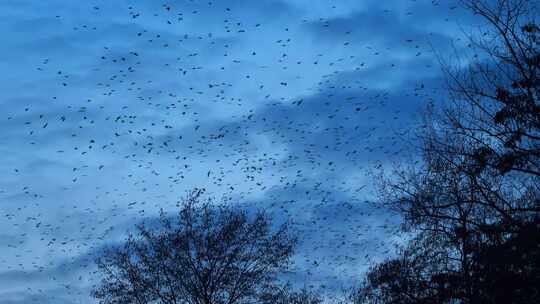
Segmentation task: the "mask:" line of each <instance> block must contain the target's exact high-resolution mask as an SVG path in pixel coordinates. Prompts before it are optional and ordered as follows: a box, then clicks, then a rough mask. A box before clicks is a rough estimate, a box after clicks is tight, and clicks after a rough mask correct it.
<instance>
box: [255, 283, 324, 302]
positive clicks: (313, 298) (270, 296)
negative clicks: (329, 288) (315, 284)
mask: <svg viewBox="0 0 540 304" xmlns="http://www.w3.org/2000/svg"><path fill="white" fill-rule="evenodd" d="M260 302H261V303H262V304H322V303H323V298H322V296H321V295H320V294H318V293H317V292H315V291H313V290H311V289H308V288H307V287H304V288H302V289H300V290H299V291H296V290H294V289H292V287H291V286H290V284H287V285H284V286H275V287H274V288H271V289H269V290H268V291H267V292H266V293H265V294H264V295H263V297H261V301H260Z"/></svg>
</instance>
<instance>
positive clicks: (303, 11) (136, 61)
mask: <svg viewBox="0 0 540 304" xmlns="http://www.w3.org/2000/svg"><path fill="white" fill-rule="evenodd" d="M0 17H1V18H0V33H1V34H2V46H1V47H0V56H2V60H0V70H1V71H2V73H1V76H0V77H1V80H2V81H0V90H1V92H2V94H1V95H0V96H1V98H0V106H1V111H0V130H1V131H0V153H1V156H2V157H1V158H0V170H2V172H3V175H2V178H1V179H0V215H1V216H2V221H0V246H1V248H2V254H1V255H0V302H2V303H33V302H36V303H93V302H92V299H91V298H90V297H89V294H88V291H89V289H90V288H91V286H92V284H95V283H96V281H95V276H94V275H93V271H94V270H95V268H94V265H93V259H94V256H95V253H96V252H99V250H100V249H101V248H103V246H107V245H108V244H112V243H114V242H118V241H120V240H122V239H123V238H124V237H125V235H126V233H127V231H128V230H129V229H131V228H132V227H133V225H134V224H136V223H138V222H139V221H141V220H142V219H144V218H148V217H150V218H151V217H153V216H155V215H156V214H157V213H158V212H159V209H160V208H163V209H165V210H169V211H170V212H174V210H175V209H174V208H175V205H176V203H177V201H178V200H181V199H182V197H183V196H184V195H185V193H186V191H187V190H189V189H192V188H194V187H199V188H206V189H207V194H208V195H209V196H215V197H216V198H217V200H220V199H222V198H223V199H224V200H226V201H228V202H229V203H231V204H247V205H248V206H249V208H262V209H265V210H267V211H269V212H271V213H273V214H275V217H276V220H277V221H278V222H279V221H283V220H286V219H292V220H293V221H294V222H295V223H296V227H297V229H298V230H299V231H301V232H302V243H301V245H300V248H299V250H298V253H297V256H296V258H295V260H296V267H295V272H296V273H295V274H294V275H292V276H291V279H292V280H294V281H296V282H301V284H306V285H310V284H311V285H314V286H315V288H319V289H321V290H326V289H333V290H337V289H339V288H341V287H345V286H348V284H351V282H354V281H355V280H359V279H360V278H361V275H362V272H363V271H364V270H365V269H366V267H367V266H368V265H369V263H370V262H372V261H377V260H380V259H382V258H384V257H385V256H388V254H390V252H391V250H392V244H393V243H395V242H397V241H399V239H400V238H399V236H398V235H397V234H396V233H395V227H396V222H397V220H396V218H395V217H393V216H392V215H391V214H389V213H388V212H386V211H384V210H380V209H377V208H374V207H373V205H372V204H370V203H368V202H369V201H371V200H373V198H374V193H373V181H372V179H373V178H372V177H371V176H370V172H371V171H372V170H373V168H374V166H377V165H378V164H381V165H383V166H386V165H387V164H389V163H390V161H391V160H395V159H399V158H400V157H401V156H402V155H404V153H405V152H404V151H408V150H410V149H409V148H410V147H409V146H408V145H407V144H406V142H405V141H404V140H403V138H407V137H408V135H407V134H410V133H411V131H414V130H415V128H417V127H418V118H417V111H418V110H419V109H420V108H421V107H422V106H424V105H426V104H427V103H428V102H440V101H442V100H444V99H445V98H446V95H445V91H444V88H443V82H442V81H441V72H440V68H439V64H438V60H437V56H436V54H438V55H439V56H441V57H446V56H450V52H448V50H450V49H451V46H452V45H454V46H455V47H457V48H458V49H459V48H460V47H461V41H462V40H460V39H459V37H461V36H462V32H463V31H467V30H468V29H469V28H470V26H471V24H472V22H473V20H472V18H471V16H469V15H468V14H466V13H465V12H463V11H462V10H461V9H459V8H456V7H455V3H454V1H431V0H429V1H428V0H425V1H424V0H417V1H414V0H394V1H371V0H366V1H353V0H350V1H345V0H343V1H330V0H325V1H323V0H309V1H308V0H288V1H285V0H281V1H278V0H259V1H239V0H238V1H208V0H207V1H195V0H190V1H188V0H185V1H168V2H162V1H151V0H144V1H142V0H140V1H134V0H133V1H126V0H123V1H119V0H118V1H116V0H114V1H110V0H108V1H104V0H103V1H94V0H92V1H66V0H64V1H60V0H47V1H28V0H4V1H1V2H0ZM434 50H435V51H436V52H434Z"/></svg>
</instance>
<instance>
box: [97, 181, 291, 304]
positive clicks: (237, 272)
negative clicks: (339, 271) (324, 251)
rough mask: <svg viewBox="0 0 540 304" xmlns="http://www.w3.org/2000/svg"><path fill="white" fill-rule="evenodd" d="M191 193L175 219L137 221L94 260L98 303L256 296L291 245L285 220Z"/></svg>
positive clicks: (204, 302) (226, 301) (208, 303)
mask: <svg viewBox="0 0 540 304" xmlns="http://www.w3.org/2000/svg"><path fill="white" fill-rule="evenodd" d="M200 194H201V193H200V192H199V191H195V192H193V193H191V194H190V195H189V196H188V198H187V199H186V200H185V202H184V204H183V205H182V206H181V209H180V212H179V214H178V216H177V217H167V216H166V215H165V214H164V213H162V215H161V217H160V219H159V225H144V224H142V225H139V226H138V233H137V234H136V235H131V236H129V238H128V239H127V240H126V242H125V243H123V244H122V245H120V246H117V247H113V248H110V249H108V250H107V251H106V252H105V253H104V254H103V256H102V257H100V258H99V260H98V269H99V273H100V274H101V275H102V280H101V282H100V284H99V285H98V286H96V288H95V290H94V293H93V295H94V297H95V298H97V299H99V300H100V302H101V303H170V304H173V303H174V304H176V303H190V304H236V303H248V302H250V301H254V300H255V299H258V298H259V296H260V295H262V294H263V293H264V292H265V290H267V289H268V288H270V287H271V286H272V284H274V283H275V281H276V276H277V275H278V274H279V273H280V272H281V271H283V270H285V269H286V268H287V266H288V264H289V259H290V257H291V255H292V253H293V249H294V246H295V243H296V241H295V237H294V235H292V233H291V232H290V229H289V228H288V226H287V225H286V224H284V225H282V226H280V227H279V228H278V229H277V230H275V231H274V232H273V230H272V227H271V219H270V218H269V216H267V215H265V214H264V213H262V212H258V213H256V214H255V215H253V216H249V215H248V214H247V213H246V212H245V211H242V210H238V209H234V208H233V207H230V206H225V205H219V206H216V205H213V204H212V202H211V201H201V200H200Z"/></svg>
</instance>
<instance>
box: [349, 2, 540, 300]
mask: <svg viewBox="0 0 540 304" xmlns="http://www.w3.org/2000/svg"><path fill="white" fill-rule="evenodd" d="M461 2H462V3H463V5H464V6H465V7H466V8H467V9H469V10H470V11H471V12H473V13H474V14H475V15H477V16H479V17H481V18H482V20H484V21H485V22H486V25H485V26H484V27H482V29H481V35H480V36H479V37H478V36H471V41H470V47H471V50H472V51H473V54H474V55H473V56H470V57H467V61H466V62H467V68H462V67H459V68H457V69H452V68H451V66H450V65H447V64H443V68H444V71H445V72H446V75H447V80H448V88H449V92H450V94H451V102H450V103H449V104H447V105H446V106H444V107H443V108H442V109H437V108H433V107H431V108H428V109H427V111H426V112H425V115H424V119H425V123H424V128H423V129H422V131H421V132H420V133H419V141H420V142H421V146H420V148H421V149H420V150H421V162H419V164H413V165H410V166H397V167H396V168H395V170H393V174H391V175H390V176H389V177H384V178H382V180H381V184H380V185H381V194H382V199H383V200H384V201H385V202H389V203H388V204H389V205H390V207H391V208H393V209H394V210H396V211H398V212H399V213H400V214H401V215H402V216H403V219H404V228H405V230H406V231H408V232H410V233H412V235H414V236H415V238H414V240H413V241H411V243H409V245H408V246H407V247H406V249H404V250H403V251H402V252H401V253H400V254H399V255H398V257H397V258H394V259H390V260H387V261H385V262H383V263H381V264H379V265H376V266H374V267H373V268H372V269H371V271H370V272H369V273H368V274H367V276H366V279H365V281H364V283H363V285H362V286H360V288H359V289H358V291H357V292H356V295H357V300H358V301H357V302H358V303H533V302H534V301H535V299H537V297H538V295H539V289H538V286H539V284H538V282H539V280H538V278H539V276H540V265H539V262H538V261H539V260H540V255H539V247H538V244H539V243H538V235H539V234H540V225H539V223H540V104H539V98H540V77H539V73H540V28H539V27H538V22H537V18H538V7H537V6H536V5H537V4H536V3H534V1H525V0H496V1H481V0H463V1H461Z"/></svg>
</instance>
